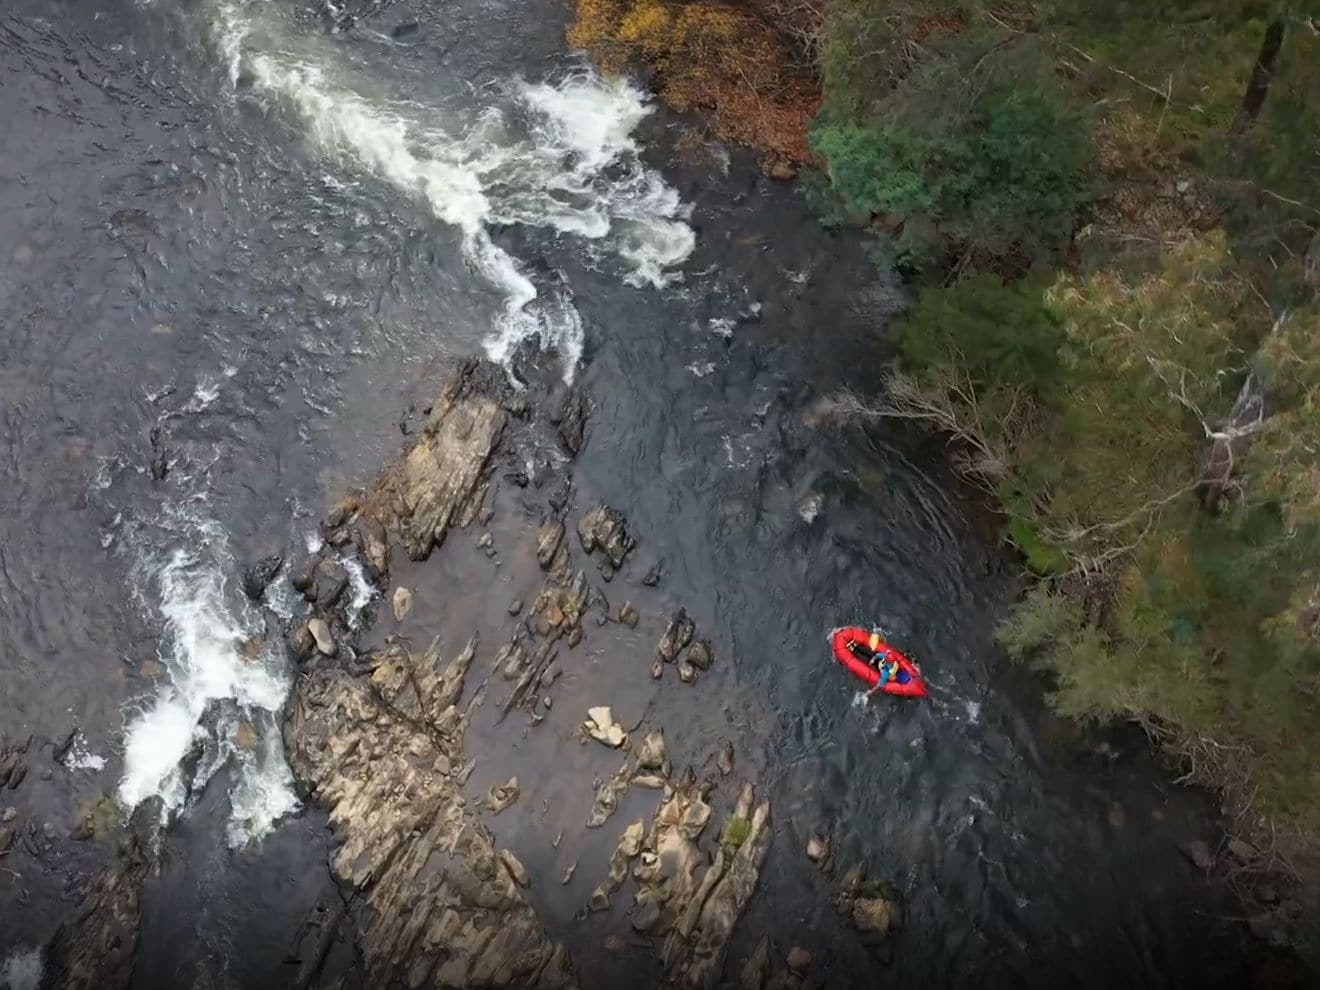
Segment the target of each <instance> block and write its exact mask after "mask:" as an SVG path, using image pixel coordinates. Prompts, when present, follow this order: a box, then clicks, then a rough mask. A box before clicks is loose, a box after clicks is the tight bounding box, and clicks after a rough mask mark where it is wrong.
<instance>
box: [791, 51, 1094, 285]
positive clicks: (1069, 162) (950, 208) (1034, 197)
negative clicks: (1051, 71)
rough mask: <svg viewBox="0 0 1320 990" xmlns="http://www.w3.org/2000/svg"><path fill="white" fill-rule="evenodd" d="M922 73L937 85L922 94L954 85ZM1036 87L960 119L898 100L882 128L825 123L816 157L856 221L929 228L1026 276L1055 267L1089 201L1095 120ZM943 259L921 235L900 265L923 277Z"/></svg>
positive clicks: (996, 95)
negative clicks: (1090, 122)
mask: <svg viewBox="0 0 1320 990" xmlns="http://www.w3.org/2000/svg"><path fill="white" fill-rule="evenodd" d="M918 71H920V72H926V73H928V74H930V75H931V76H932V77H933V78H932V79H928V80H923V81H919V82H913V83H911V84H910V85H911V86H912V87H914V88H916V87H923V88H929V87H932V86H935V83H936V79H935V78H934V77H938V80H948V79H951V78H952V74H951V73H950V72H949V71H948V70H947V68H944V67H940V68H931V69H924V68H923V69H920V70H918ZM1016 82H1017V81H1016V80H1013V84H1014V87H1015V86H1016ZM1036 85H1037V87H1038V88H1036V89H1034V90H1033V91H1014V89H1011V88H1008V87H1005V88H1004V89H991V90H988V91H987V92H985V93H983V94H980V95H979V96H977V97H976V100H975V105H974V106H973V108H972V110H971V112H970V113H968V114H966V115H964V116H962V117H960V116H959V115H956V114H954V115H950V114H945V115H939V114H932V113H931V112H930V110H929V107H928V106H927V101H925V100H920V99H914V100H911V101H906V102H905V101H903V100H895V101H894V102H893V103H892V104H891V109H892V111H893V115H892V117H890V118H889V119H887V120H886V121H884V122H883V123H879V124H860V123H830V122H826V123H823V124H822V126H821V127H819V128H818V130H817V131H816V132H815V134H814V146H815V148H816V150H817V151H818V152H819V153H820V154H821V155H822V157H824V158H825V160H826V162H827V167H828V172H829V176H830V179H831V182H832V184H833V186H834V189H835V191H836V192H837V194H838V195H839V197H840V199H841V201H842V202H843V204H844V205H845V206H846V208H847V209H848V210H849V211H851V212H852V213H853V214H855V215H857V216H859V217H861V218H869V217H879V218H883V219H884V220H885V221H886V222H887V223H888V224H889V225H890V226H892V227H895V228H898V229H899V230H900V234H899V236H900V238H901V237H902V236H903V233H904V232H906V228H907V227H908V225H910V224H918V223H920V222H921V221H923V220H928V221H929V222H930V223H931V224H933V226H934V230H935V232H937V233H938V235H939V241H941V242H943V243H944V244H946V245H947V246H948V248H949V250H950V252H951V253H952V254H953V255H954V256H955V257H960V258H971V259H973V260H975V261H978V262H981V263H984V264H995V265H997V267H1003V264H1004V262H1005V261H1009V262H1011V267H1012V268H1013V270H1014V271H1019V272H1020V271H1022V270H1025V269H1028V268H1030V267H1032V266H1035V265H1037V264H1041V263H1044V262H1047V261H1049V260H1050V259H1051V258H1053V257H1055V256H1057V254H1058V253H1059V251H1060V250H1061V249H1062V248H1063V247H1064V246H1065V245H1066V244H1067V243H1068V241H1069V239H1070V238H1071V235H1072V231H1073V228H1074V226H1075V225H1076V222H1077V218H1078V216H1079V214H1080V211H1081V210H1082V208H1083V207H1084V205H1085V204H1086V203H1087V201H1088V200H1089V199H1090V196H1091V171H1092V149H1091V144H1090V135H1089V131H1088V127H1087V123H1086V120H1085V118H1083V117H1082V116H1081V115H1079V114H1077V113H1075V112H1073V111H1072V110H1070V109H1068V108H1067V106H1066V105H1065V103H1064V102H1063V101H1062V100H1061V99H1060V98H1059V97H1058V96H1057V95H1055V94H1054V93H1053V92H1052V91H1051V90H1050V89H1048V88H1046V87H1045V85H1044V84H1043V83H1041V82H1040V81H1039V80H1038V81H1037V84H1036ZM935 88H938V87H937V86H936V87H935ZM940 254H941V253H940V251H939V250H938V248H936V247H934V246H933V245H932V244H931V243H930V238H929V237H924V236H918V238H917V239H916V240H915V241H914V242H912V243H909V244H907V245H905V250H902V251H901V252H900V262H901V263H902V264H903V265H904V266H905V267H907V268H909V269H914V270H920V269H921V268H922V267H925V266H929V265H931V264H932V263H933V264H939V263H941V262H942V261H943V260H944V259H943V258H942V257H941V256H940Z"/></svg>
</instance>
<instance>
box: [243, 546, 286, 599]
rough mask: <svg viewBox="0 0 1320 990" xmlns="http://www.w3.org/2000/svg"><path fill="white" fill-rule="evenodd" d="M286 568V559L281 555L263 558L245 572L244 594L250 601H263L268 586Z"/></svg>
mask: <svg viewBox="0 0 1320 990" xmlns="http://www.w3.org/2000/svg"><path fill="white" fill-rule="evenodd" d="M283 566H284V558H283V557H281V556H280V555H279V554H272V555H271V556H269V557H262V558H261V559H260V560H258V561H257V562H256V563H255V564H253V565H252V566H251V567H248V568H245V569H244V571H243V594H245V595H247V597H248V598H249V600H251V601H254V602H259V601H261V598H262V596H263V595H264V594H265V593H266V588H267V586H268V585H269V584H270V583H271V582H272V581H274V580H275V575H277V574H279V572H280V568H281V567H283Z"/></svg>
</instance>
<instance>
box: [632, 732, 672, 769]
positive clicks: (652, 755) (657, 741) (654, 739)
mask: <svg viewBox="0 0 1320 990" xmlns="http://www.w3.org/2000/svg"><path fill="white" fill-rule="evenodd" d="M664 765H665V734H664V733H663V732H648V733H647V734H646V738H645V739H643V740H642V748H641V749H640V750H638V752H637V766H638V767H639V768H640V769H642V770H659V769H660V768H661V767H663V766H664Z"/></svg>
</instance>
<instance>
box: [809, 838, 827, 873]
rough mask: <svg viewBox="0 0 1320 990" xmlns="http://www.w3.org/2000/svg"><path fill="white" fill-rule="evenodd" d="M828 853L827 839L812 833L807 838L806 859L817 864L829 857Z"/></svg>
mask: <svg viewBox="0 0 1320 990" xmlns="http://www.w3.org/2000/svg"><path fill="white" fill-rule="evenodd" d="M829 855H830V842H829V840H828V839H825V838H822V837H820V836H818V835H813V836H812V837H811V838H810V839H808V840H807V859H809V860H811V861H812V862H813V863H815V864H817V865H818V866H819V865H820V864H821V863H823V862H825V860H826V859H828V858H829Z"/></svg>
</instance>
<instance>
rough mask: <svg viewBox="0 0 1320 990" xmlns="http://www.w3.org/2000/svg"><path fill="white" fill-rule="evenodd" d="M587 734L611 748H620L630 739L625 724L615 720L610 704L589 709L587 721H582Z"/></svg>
mask: <svg viewBox="0 0 1320 990" xmlns="http://www.w3.org/2000/svg"><path fill="white" fill-rule="evenodd" d="M582 727H583V728H584V729H585V730H586V732H587V735H589V736H591V738H592V739H595V740H596V741H597V742H601V743H604V744H605V745H606V746H609V747H610V748H611V749H618V748H619V747H620V746H622V745H623V744H624V743H625V742H627V741H628V734H627V733H626V732H624V731H623V726H621V725H620V724H619V723H618V722H616V721H614V715H613V713H612V712H611V711H610V709H609V706H608V705H598V706H596V707H595V708H590V709H588V710H587V721H585V722H583V723H582Z"/></svg>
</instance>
